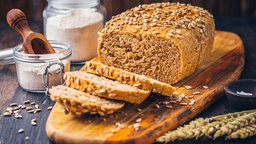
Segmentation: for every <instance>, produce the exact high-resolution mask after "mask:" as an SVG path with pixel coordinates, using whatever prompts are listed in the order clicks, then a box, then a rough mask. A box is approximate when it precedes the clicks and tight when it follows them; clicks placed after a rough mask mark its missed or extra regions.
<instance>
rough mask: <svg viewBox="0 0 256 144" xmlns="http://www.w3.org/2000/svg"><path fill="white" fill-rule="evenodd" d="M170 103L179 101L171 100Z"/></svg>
mask: <svg viewBox="0 0 256 144" xmlns="http://www.w3.org/2000/svg"><path fill="white" fill-rule="evenodd" d="M169 103H177V101H174V100H171V101H169Z"/></svg>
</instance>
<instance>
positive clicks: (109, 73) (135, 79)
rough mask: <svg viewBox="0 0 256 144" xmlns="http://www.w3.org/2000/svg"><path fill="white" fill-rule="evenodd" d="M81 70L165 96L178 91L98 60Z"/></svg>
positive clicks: (90, 62)
mask: <svg viewBox="0 0 256 144" xmlns="http://www.w3.org/2000/svg"><path fill="white" fill-rule="evenodd" d="M80 70H81V71H85V72H88V73H92V74H97V75H100V76H104V77H107V78H110V79H113V80H117V81H119V82H122V83H125V84H128V85H131V86H134V87H138V88H140V89H143V90H147V91H153V92H156V93H160V94H162V95H165V96H172V95H173V93H174V91H175V90H176V89H177V88H176V87H173V86H171V85H169V84H166V83H163V82H160V81H158V80H155V79H152V78H148V77H146V76H145V75H139V74H135V73H132V72H128V71H125V70H122V69H119V68H115V67H113V66H107V65H104V64H103V63H101V62H99V59H98V58H94V59H92V60H91V61H89V62H87V63H86V64H85V65H84V66H83V67H82V68H81V69H80Z"/></svg>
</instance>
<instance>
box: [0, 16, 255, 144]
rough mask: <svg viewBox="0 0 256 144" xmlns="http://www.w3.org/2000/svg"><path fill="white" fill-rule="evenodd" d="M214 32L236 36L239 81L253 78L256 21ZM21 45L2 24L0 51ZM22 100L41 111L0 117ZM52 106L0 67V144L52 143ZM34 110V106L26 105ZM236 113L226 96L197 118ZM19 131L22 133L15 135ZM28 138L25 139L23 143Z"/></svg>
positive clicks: (234, 22) (219, 25)
mask: <svg viewBox="0 0 256 144" xmlns="http://www.w3.org/2000/svg"><path fill="white" fill-rule="evenodd" d="M30 26H31V29H32V30H34V31H37V32H42V24H41V23H31V24H30ZM216 29H217V30H224V31H231V32H235V33H236V34H238V35H239V36H240V37H241V39H242V40H243V42H244V47H245V67H244V70H243V72H242V75H241V79H245V78H246V79H249V78H250V79H255V78H256V17H242V18H216ZM21 42H22V39H21V37H20V36H19V35H18V33H17V32H15V31H14V30H12V29H10V28H9V26H8V25H7V24H6V23H5V22H0V49H4V48H8V47H13V46H15V45H17V44H19V43H21ZM79 68H80V66H72V70H75V69H79ZM25 100H30V101H31V102H35V103H36V104H38V106H39V108H40V109H42V111H41V112H39V113H28V112H27V111H25V110H22V111H21V112H20V113H21V115H22V119H16V118H15V117H14V116H11V117H4V116H3V113H4V112H5V110H6V108H7V107H8V106H9V104H10V103H18V104H23V102H24V101H25ZM52 105H54V102H52V101H51V100H50V99H49V97H48V96H46V95H44V94H38V93H30V92H27V91H24V90H23V89H22V88H21V87H20V86H19V84H18V81H17V75H16V68H15V65H14V64H10V65H1V64H0V144H14V143H15V144H16V143H31V144H35V143H36V144H40V143H42V144H45V143H52V142H51V141H50V140H49V139H48V138H47V136H46V132H45V123H46V120H47V117H48V115H49V113H50V110H48V109H47V108H48V107H49V106H52ZM30 106H31V107H35V105H30ZM235 111H239V110H237V109H235V108H233V107H231V106H230V105H229V102H228V100H227V99H226V96H225V95H223V97H222V98H221V99H219V100H218V101H216V102H215V103H214V104H213V105H212V106H210V107H209V108H207V109H206V110H204V112H202V113H201V114H200V115H198V117H209V116H213V115H219V114H224V113H228V112H235ZM32 119H36V120H37V125H36V126H33V125H31V120H32ZM19 129H24V132H23V133H18V130H19ZM26 137H27V138H29V139H26ZM176 143H230V144H231V143H232V144H240V143H247V144H248V143H256V136H254V137H251V138H247V139H245V140H232V141H223V140H221V139H220V140H215V141H213V140H209V139H199V140H197V141H192V140H190V141H180V142H176Z"/></svg>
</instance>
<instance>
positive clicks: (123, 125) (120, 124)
mask: <svg viewBox="0 0 256 144" xmlns="http://www.w3.org/2000/svg"><path fill="white" fill-rule="evenodd" d="M115 125H116V126H117V127H119V128H124V127H125V124H123V123H120V122H117V123H116V124H115Z"/></svg>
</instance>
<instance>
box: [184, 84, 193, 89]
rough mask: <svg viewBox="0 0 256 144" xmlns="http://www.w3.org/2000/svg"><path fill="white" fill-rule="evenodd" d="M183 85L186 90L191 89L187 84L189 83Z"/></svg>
mask: <svg viewBox="0 0 256 144" xmlns="http://www.w3.org/2000/svg"><path fill="white" fill-rule="evenodd" d="M184 87H185V89H187V90H190V89H192V86H189V85H186V86H184Z"/></svg>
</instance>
